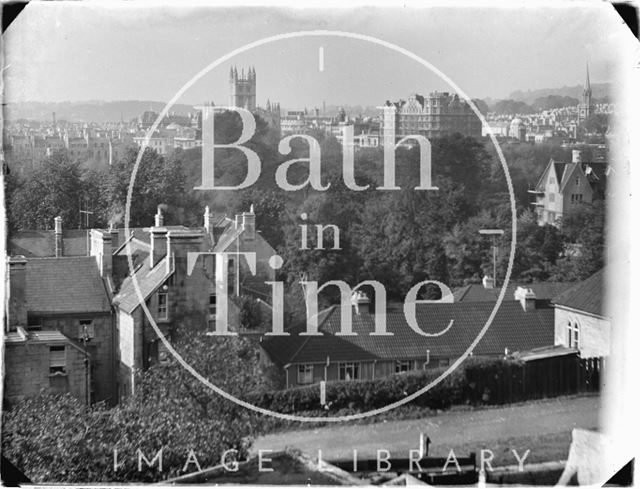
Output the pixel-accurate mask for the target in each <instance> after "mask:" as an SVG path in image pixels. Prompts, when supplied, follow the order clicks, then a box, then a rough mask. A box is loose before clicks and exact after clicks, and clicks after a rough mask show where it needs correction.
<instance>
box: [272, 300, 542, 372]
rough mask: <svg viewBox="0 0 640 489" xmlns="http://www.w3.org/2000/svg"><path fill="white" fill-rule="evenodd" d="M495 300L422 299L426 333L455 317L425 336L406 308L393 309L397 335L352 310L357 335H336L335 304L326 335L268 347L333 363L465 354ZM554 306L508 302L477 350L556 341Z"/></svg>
mask: <svg viewBox="0 0 640 489" xmlns="http://www.w3.org/2000/svg"><path fill="white" fill-rule="evenodd" d="M494 306H495V304H494V303H492V302H457V303H456V302H454V303H449V304H445V303H422V304H420V303H418V304H417V305H416V319H417V323H418V325H419V326H420V328H421V329H422V330H423V331H424V332H426V333H438V332H440V331H442V330H443V329H445V328H446V327H447V326H448V325H449V324H450V321H452V320H453V325H452V326H451V328H450V329H449V330H447V331H446V332H445V333H444V334H442V335H440V336H436V337H425V336H422V335H419V334H418V333H416V332H415V331H413V330H412V329H411V328H410V327H409V325H408V323H407V321H406V319H405V316H404V313H403V311H402V310H389V311H387V331H388V332H391V333H393V336H372V335H371V334H370V333H371V332H372V331H374V315H373V314H371V313H369V312H362V313H361V314H356V313H355V312H353V309H352V315H353V316H352V317H353V331H354V332H355V333H357V335H354V336H336V335H335V334H336V333H337V332H339V331H340V308H339V307H338V306H332V307H331V308H330V309H329V310H328V312H327V313H325V314H326V317H324V318H320V319H319V321H318V322H319V331H320V332H322V333H325V334H324V335H322V336H299V335H298V333H299V332H300V330H291V331H290V333H291V336H288V337H285V336H277V337H276V336H274V337H270V338H268V339H265V340H263V342H262V346H263V348H264V349H265V350H266V351H267V353H269V355H270V356H271V357H272V359H273V360H274V361H276V362H278V363H280V364H282V365H286V364H287V363H307V362H308V363H313V362H325V361H326V359H327V356H329V357H330V359H331V360H332V361H359V360H376V359H385V360H396V359H400V358H404V359H411V358H414V359H416V358H417V359H419V358H426V357H427V351H428V352H429V353H428V355H429V356H431V357H446V358H453V357H457V356H460V355H462V354H463V353H464V351H465V350H466V349H467V348H468V347H469V345H471V343H472V342H473V341H474V339H475V338H476V336H477V335H478V333H479V332H480V330H481V329H482V327H483V326H484V325H485V323H486V321H487V319H488V318H489V316H490V314H491V311H492V310H493V308H494ZM553 318H554V316H553V308H551V307H542V308H539V309H535V310H532V311H528V312H525V311H524V310H523V308H522V306H521V304H520V302H518V301H515V300H508V301H504V302H503V303H502V304H501V306H500V308H499V309H498V312H497V314H496V316H495V318H494V320H493V322H492V323H491V326H490V327H489V329H488V330H487V332H486V334H485V335H484V337H483V338H482V339H481V340H480V342H479V343H478V345H477V346H476V348H475V349H474V351H473V353H474V354H475V355H502V354H504V351H505V348H508V349H509V351H522V350H531V349H533V348H538V347H541V346H546V345H553V343H554V322H553Z"/></svg>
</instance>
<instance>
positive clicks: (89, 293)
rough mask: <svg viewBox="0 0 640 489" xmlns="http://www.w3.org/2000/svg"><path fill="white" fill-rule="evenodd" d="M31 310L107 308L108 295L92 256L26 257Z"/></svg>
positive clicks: (55, 312) (63, 310)
mask: <svg viewBox="0 0 640 489" xmlns="http://www.w3.org/2000/svg"><path fill="white" fill-rule="evenodd" d="M26 297H27V310H28V311H29V312H30V313H51V314H62V313H99V312H109V311H111V307H110V304H109V295H108V294H107V290H106V289H105V286H104V282H103V281H102V277H100V272H99V271H98V265H97V263H96V259H95V258H94V257H92V256H76V257H62V258H32V259H30V260H27V291H26Z"/></svg>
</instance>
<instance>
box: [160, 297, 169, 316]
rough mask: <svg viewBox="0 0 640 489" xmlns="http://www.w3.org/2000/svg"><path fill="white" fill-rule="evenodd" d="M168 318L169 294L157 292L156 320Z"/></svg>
mask: <svg viewBox="0 0 640 489" xmlns="http://www.w3.org/2000/svg"><path fill="white" fill-rule="evenodd" d="M168 318H169V294H168V293H167V292H158V319H168Z"/></svg>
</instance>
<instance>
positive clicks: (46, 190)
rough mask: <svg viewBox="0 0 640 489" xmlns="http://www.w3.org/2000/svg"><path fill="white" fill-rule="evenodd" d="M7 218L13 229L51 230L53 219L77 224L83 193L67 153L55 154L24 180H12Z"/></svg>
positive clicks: (76, 170) (66, 223) (79, 177)
mask: <svg viewBox="0 0 640 489" xmlns="http://www.w3.org/2000/svg"><path fill="white" fill-rule="evenodd" d="M14 184H15V186H13V188H12V191H11V201H10V204H9V210H10V212H9V215H10V219H11V225H12V227H13V228H14V229H52V228H53V219H54V218H55V217H56V216H60V217H61V218H62V221H63V223H65V226H67V227H72V226H73V227H75V226H76V223H78V215H79V214H78V211H79V210H80V209H79V205H80V202H81V201H82V200H83V198H84V195H85V192H84V185H83V182H82V179H81V171H80V169H79V167H78V165H77V164H76V163H73V162H71V160H70V159H69V157H68V155H67V153H66V152H56V153H54V154H53V155H52V156H50V157H49V158H47V160H45V161H44V163H43V164H42V166H40V167H39V168H37V169H36V170H34V171H32V172H29V173H27V174H26V175H25V177H24V178H23V179H17V180H14Z"/></svg>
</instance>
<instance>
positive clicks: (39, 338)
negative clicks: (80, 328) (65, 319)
mask: <svg viewBox="0 0 640 489" xmlns="http://www.w3.org/2000/svg"><path fill="white" fill-rule="evenodd" d="M5 342H6V343H7V344H14V345H17V344H21V343H27V342H29V343H45V344H50V343H67V344H68V345H70V346H72V347H74V348H75V349H77V350H80V351H81V352H82V353H84V354H86V355H87V356H91V355H90V354H89V353H88V352H87V351H85V349H84V348H83V347H82V345H81V344H79V343H78V342H76V341H74V340H72V339H71V338H69V337H68V336H65V335H64V334H62V333H61V332H60V331H58V330H57V329H43V330H40V331H26V330H25V329H24V328H21V327H19V326H18V329H17V330H16V331H10V332H8V333H6V334H5Z"/></svg>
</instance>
